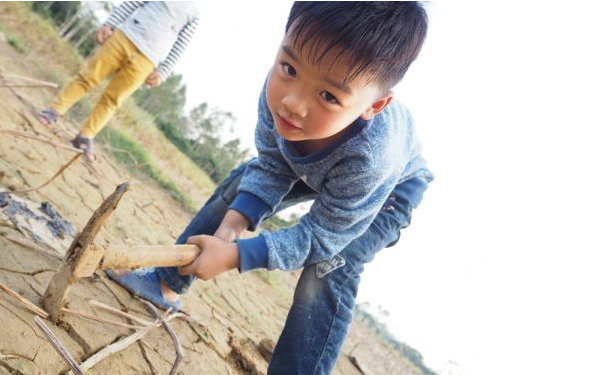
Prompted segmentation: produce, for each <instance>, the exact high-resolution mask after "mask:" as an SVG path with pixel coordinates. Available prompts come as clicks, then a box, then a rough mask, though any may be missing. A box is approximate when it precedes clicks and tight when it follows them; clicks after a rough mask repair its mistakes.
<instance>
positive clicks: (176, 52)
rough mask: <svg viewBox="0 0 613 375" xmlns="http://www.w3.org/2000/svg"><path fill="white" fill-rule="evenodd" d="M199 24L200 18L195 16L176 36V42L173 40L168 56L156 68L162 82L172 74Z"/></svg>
mask: <svg viewBox="0 0 613 375" xmlns="http://www.w3.org/2000/svg"><path fill="white" fill-rule="evenodd" d="M199 23H200V17H198V16H196V17H194V18H192V19H191V20H190V21H189V22H188V23H187V24H186V25H185V26H183V29H181V31H180V32H179V35H178V36H177V40H175V44H173V46H172V48H171V50H170V52H168V56H166V58H165V59H164V61H162V62H161V63H160V65H159V66H158V67H157V69H156V70H157V71H158V72H159V74H160V78H161V80H162V81H165V80H166V78H168V76H169V75H170V73H172V70H173V69H174V66H175V65H176V64H177V62H178V61H179V59H180V58H181V56H182V55H183V52H185V49H186V48H187V46H188V45H189V43H190V41H191V40H192V37H193V36H194V33H195V32H196V29H198V24H199Z"/></svg>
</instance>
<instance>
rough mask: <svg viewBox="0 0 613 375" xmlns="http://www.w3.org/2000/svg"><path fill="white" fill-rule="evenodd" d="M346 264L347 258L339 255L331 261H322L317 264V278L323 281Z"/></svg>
mask: <svg viewBox="0 0 613 375" xmlns="http://www.w3.org/2000/svg"><path fill="white" fill-rule="evenodd" d="M346 263H347V262H346V261H345V258H343V257H342V256H340V255H338V254H337V255H335V256H333V257H332V258H330V259H326V260H322V261H321V262H319V263H317V267H316V268H315V276H317V278H318V279H323V278H324V276H326V275H327V274H329V273H330V272H332V271H334V270H337V269H339V268H341V267H343V266H344V265H345V264H346Z"/></svg>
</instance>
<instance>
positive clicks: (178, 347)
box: [142, 300, 183, 375]
mask: <svg viewBox="0 0 613 375" xmlns="http://www.w3.org/2000/svg"><path fill="white" fill-rule="evenodd" d="M142 301H143V302H144V303H145V305H146V306H147V309H149V312H151V314H153V315H154V316H155V317H156V318H157V319H162V325H163V326H164V329H166V332H168V334H169V335H170V338H171V339H172V343H173V344H174V346H175V354H176V357H175V362H174V363H173V365H172V368H171V369H170V372H169V373H168V375H175V374H176V373H177V371H178V370H179V365H180V364H181V361H182V360H183V348H182V347H181V343H180V342H179V338H178V337H177V335H176V333H175V331H173V329H172V328H171V327H170V325H169V324H168V323H167V322H166V319H164V318H162V316H160V313H159V312H158V309H157V308H156V307H155V306H153V304H152V303H151V302H149V301H146V300H142Z"/></svg>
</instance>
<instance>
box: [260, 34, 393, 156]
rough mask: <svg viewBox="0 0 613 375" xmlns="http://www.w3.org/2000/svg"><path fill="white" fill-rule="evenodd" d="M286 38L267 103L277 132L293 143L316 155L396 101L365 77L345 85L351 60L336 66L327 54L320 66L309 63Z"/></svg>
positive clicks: (332, 54) (363, 75)
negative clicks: (306, 147) (301, 142)
mask: <svg viewBox="0 0 613 375" xmlns="http://www.w3.org/2000/svg"><path fill="white" fill-rule="evenodd" d="M293 42H294V40H293V39H292V38H289V37H288V36H287V35H286V37H285V38H284V39H283V41H282V42H281V47H280V48H279V52H278V54H277V57H276V59H275V64H274V66H273V68H272V70H271V73H270V77H269V79H268V87H267V91H266V99H267V102H268V107H269V108H270V111H271V112H272V115H273V118H274V122H275V128H276V129H277V131H278V132H279V134H280V135H281V136H282V137H283V138H285V139H286V140H288V141H294V142H298V141H305V142H304V143H305V144H308V146H309V148H308V149H309V150H311V151H317V150H320V149H323V148H324V147H326V146H327V145H328V144H330V143H332V142H334V141H335V140H336V137H338V136H340V135H341V134H342V132H343V130H345V129H346V128H347V127H348V126H349V125H351V124H352V123H353V122H354V121H355V120H356V119H357V118H358V117H362V118H363V119H365V120H368V119H370V118H371V117H373V116H374V115H376V114H377V113H379V112H380V111H382V110H383V109H384V108H385V107H386V106H387V105H388V104H389V103H390V101H391V99H392V94H391V92H388V93H384V94H381V92H380V89H379V87H378V86H377V85H376V83H375V82H374V81H370V82H369V79H368V78H369V77H368V76H367V75H365V74H362V75H360V76H358V77H356V78H355V79H353V80H352V81H351V82H347V83H345V84H343V79H344V78H345V76H346V73H347V68H346V67H347V64H346V63H345V61H346V58H344V57H341V58H340V59H339V60H338V61H335V60H334V59H335V57H336V53H335V51H334V50H332V51H331V52H330V53H328V54H326V56H325V58H324V59H323V60H322V61H321V63H320V64H317V65H315V64H313V63H311V62H310V61H309V59H308V58H307V55H308V52H309V47H310V46H309V44H307V45H306V46H305V47H304V48H303V49H302V53H301V51H300V50H299V49H297V48H295V47H294V43H293Z"/></svg>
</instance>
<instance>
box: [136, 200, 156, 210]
mask: <svg viewBox="0 0 613 375" xmlns="http://www.w3.org/2000/svg"><path fill="white" fill-rule="evenodd" d="M154 202H155V201H151V202H148V203H145V204H143V205H142V206H139V208H140V209H141V210H142V209H145V208H147V207H149V206H151V205H152V204H153V203H154Z"/></svg>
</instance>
